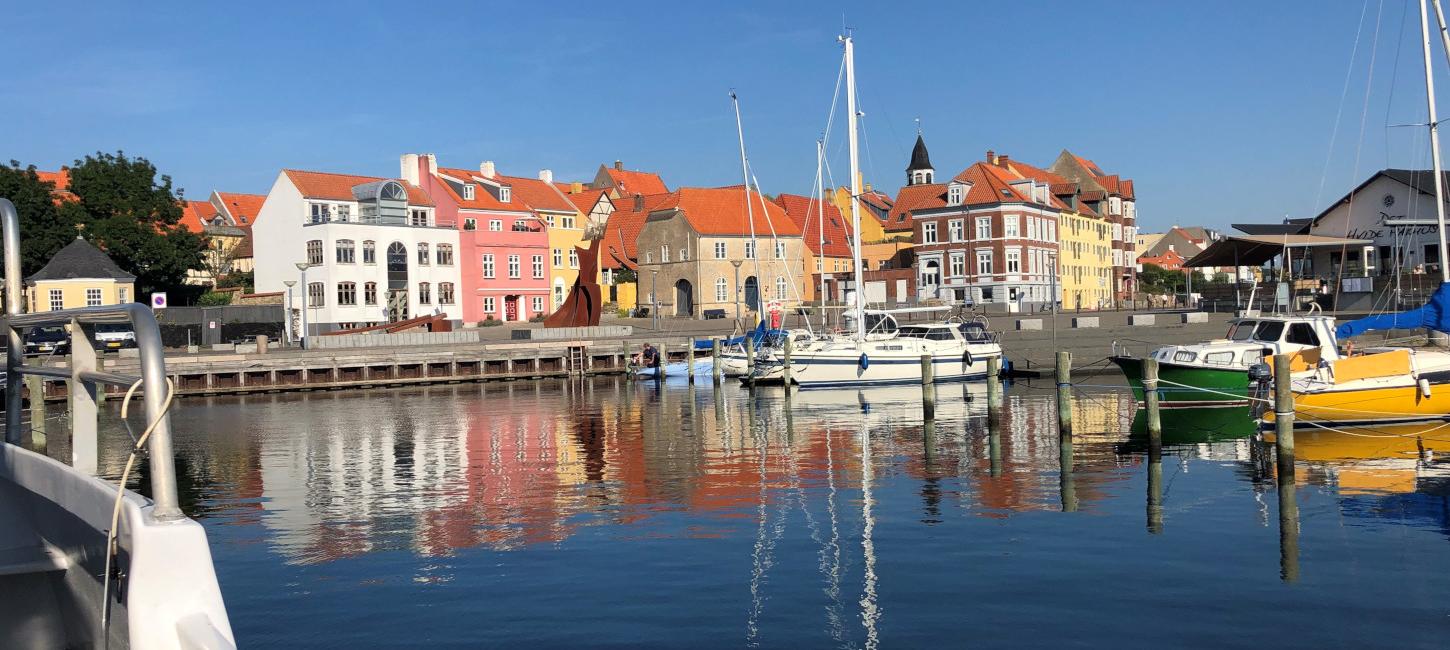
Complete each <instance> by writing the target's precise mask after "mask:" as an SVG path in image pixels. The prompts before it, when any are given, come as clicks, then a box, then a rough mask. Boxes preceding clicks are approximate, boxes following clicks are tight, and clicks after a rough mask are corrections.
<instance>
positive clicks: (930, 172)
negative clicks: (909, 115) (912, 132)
mask: <svg viewBox="0 0 1450 650" xmlns="http://www.w3.org/2000/svg"><path fill="white" fill-rule="evenodd" d="M935 175H936V170H934V169H932V166H931V157H930V156H928V155H927V153H926V141H925V140H923V139H922V137H921V130H920V128H919V127H918V129H917V132H916V146H915V147H912V149H911V164H909V165H907V166H906V184H907V185H922V184H925V183H930V182H932V178H933V176H935Z"/></svg>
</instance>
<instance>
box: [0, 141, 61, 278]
mask: <svg viewBox="0 0 1450 650" xmlns="http://www.w3.org/2000/svg"><path fill="white" fill-rule="evenodd" d="M55 189H56V187H55V184H53V183H51V182H49V181H42V180H40V177H39V176H38V175H37V174H36V173H35V166H34V165H30V166H28V167H21V166H20V163H19V162H17V161H14V160H12V161H10V166H9V167H5V166H0V197H4V198H7V199H10V201H11V202H12V203H14V204H15V210H16V211H17V212H19V213H20V266H21V270H22V272H23V273H24V274H25V275H27V276H28V275H30V274H31V273H34V272H36V271H39V270H40V267H42V266H45V264H46V262H49V261H50V258H51V257H52V256H54V255H55V254H56V252H57V251H59V250H60V249H61V248H63V247H65V245H66V244H69V243H70V242H71V240H72V239H75V237H76V229H75V224H74V223H73V222H71V221H67V220H65V218H63V217H62V215H61V212H60V209H59V208H58V207H57V204H56V198H55Z"/></svg>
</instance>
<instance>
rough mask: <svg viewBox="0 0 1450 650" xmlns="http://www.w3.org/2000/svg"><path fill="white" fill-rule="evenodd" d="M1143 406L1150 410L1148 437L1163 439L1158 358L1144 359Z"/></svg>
mask: <svg viewBox="0 0 1450 650" xmlns="http://www.w3.org/2000/svg"><path fill="white" fill-rule="evenodd" d="M1143 406H1144V408H1146V409H1147V411H1148V438H1149V439H1150V440H1162V438H1163V419H1162V417H1161V415H1160V414H1159V412H1158V360H1157V359H1154V358H1152V357H1149V358H1147V359H1144V360H1143Z"/></svg>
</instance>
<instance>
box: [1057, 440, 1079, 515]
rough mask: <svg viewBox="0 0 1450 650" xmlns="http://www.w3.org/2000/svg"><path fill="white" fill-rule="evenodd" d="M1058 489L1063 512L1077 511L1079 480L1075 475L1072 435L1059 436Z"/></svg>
mask: <svg viewBox="0 0 1450 650" xmlns="http://www.w3.org/2000/svg"><path fill="white" fill-rule="evenodd" d="M1057 462H1058V475H1057V489H1058V494H1059V495H1060V497H1061V500H1062V511H1063V512H1077V481H1076V479H1075V478H1074V477H1073V456H1072V436H1058V450H1057Z"/></svg>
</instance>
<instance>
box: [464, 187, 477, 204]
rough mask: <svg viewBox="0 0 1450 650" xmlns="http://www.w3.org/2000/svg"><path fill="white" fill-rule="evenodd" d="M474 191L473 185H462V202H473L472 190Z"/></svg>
mask: <svg viewBox="0 0 1450 650" xmlns="http://www.w3.org/2000/svg"><path fill="white" fill-rule="evenodd" d="M475 189H476V188H475V186H474V184H473V183H465V184H464V185H463V200H465V201H472V200H473V197H474V190H475Z"/></svg>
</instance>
